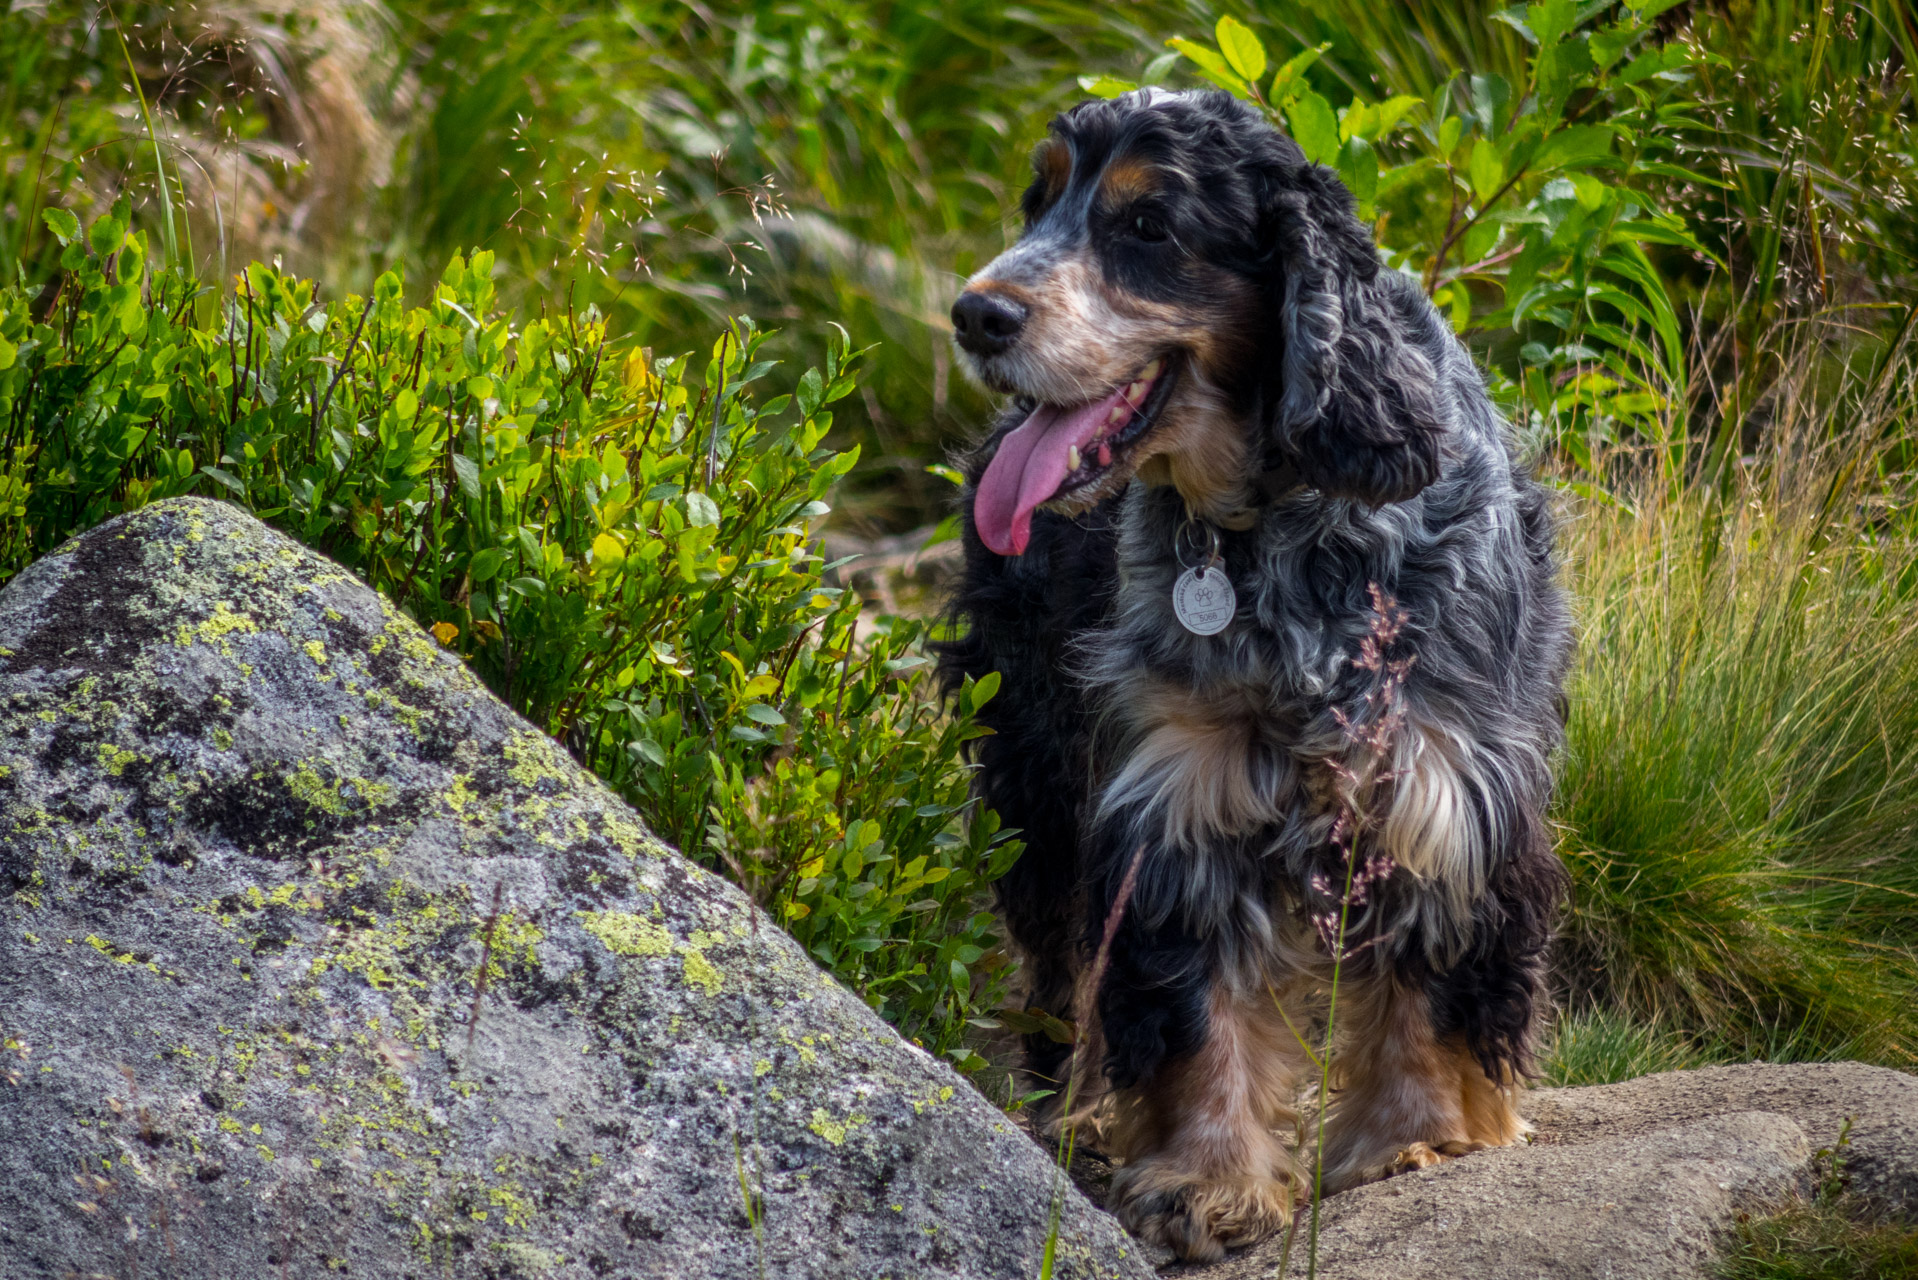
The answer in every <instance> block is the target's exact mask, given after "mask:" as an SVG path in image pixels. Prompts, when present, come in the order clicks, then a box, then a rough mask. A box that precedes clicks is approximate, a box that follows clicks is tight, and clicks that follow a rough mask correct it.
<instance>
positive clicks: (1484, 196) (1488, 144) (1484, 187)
mask: <svg viewBox="0 0 1918 1280" xmlns="http://www.w3.org/2000/svg"><path fill="white" fill-rule="evenodd" d="M1466 174H1467V176H1468V177H1470V178H1471V180H1472V194H1473V195H1476V196H1477V197H1478V199H1479V203H1480V204H1481V205H1482V204H1484V203H1485V202H1486V201H1488V200H1490V199H1491V198H1492V193H1493V192H1495V191H1497V190H1498V189H1499V184H1501V183H1503V182H1504V181H1505V158H1504V157H1503V156H1501V155H1499V153H1498V147H1497V146H1496V145H1495V144H1494V143H1493V142H1492V140H1491V139H1490V138H1480V139H1479V140H1478V143H1477V144H1476V145H1475V146H1474V147H1473V148H1472V159H1471V162H1470V163H1469V164H1468V165H1467V166H1466Z"/></svg>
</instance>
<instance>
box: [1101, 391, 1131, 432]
mask: <svg viewBox="0 0 1918 1280" xmlns="http://www.w3.org/2000/svg"><path fill="white" fill-rule="evenodd" d="M1128 390H1130V389H1129V388H1128ZM1131 416H1132V406H1131V405H1129V404H1115V405H1113V406H1112V412H1111V413H1108V414H1107V415H1106V425H1107V426H1108V427H1116V426H1118V425H1119V424H1120V423H1121V422H1124V421H1125V420H1126V419H1127V418H1130V417H1131Z"/></svg>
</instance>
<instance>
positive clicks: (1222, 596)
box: [1172, 565, 1239, 636]
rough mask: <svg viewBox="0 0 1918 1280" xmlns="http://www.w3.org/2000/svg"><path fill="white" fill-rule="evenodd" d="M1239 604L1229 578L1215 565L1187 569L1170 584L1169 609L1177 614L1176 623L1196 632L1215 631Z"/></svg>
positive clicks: (1210, 634) (1220, 627) (1213, 633)
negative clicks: (1170, 603)
mask: <svg viewBox="0 0 1918 1280" xmlns="http://www.w3.org/2000/svg"><path fill="white" fill-rule="evenodd" d="M1238 608H1239V596H1238V593H1237V592H1235V591H1233V590H1232V580H1231V579H1230V578H1228V577H1227V576H1226V573H1225V570H1224V569H1223V568H1220V567H1219V566H1217V565H1208V566H1201V567H1200V568H1197V569H1187V570H1186V571H1185V572H1184V573H1182V574H1180V575H1179V580H1178V581H1177V582H1175V583H1173V584H1172V612H1174V613H1176V614H1178V615H1179V625H1180V626H1182V627H1184V628H1185V629H1186V630H1187V631H1190V632H1191V633H1192V634H1193V635H1195V636H1216V635H1218V634H1219V632H1221V631H1223V630H1225V629H1226V626H1227V625H1228V624H1229V623H1231V621H1232V615H1233V614H1234V613H1236V612H1237V611H1238Z"/></svg>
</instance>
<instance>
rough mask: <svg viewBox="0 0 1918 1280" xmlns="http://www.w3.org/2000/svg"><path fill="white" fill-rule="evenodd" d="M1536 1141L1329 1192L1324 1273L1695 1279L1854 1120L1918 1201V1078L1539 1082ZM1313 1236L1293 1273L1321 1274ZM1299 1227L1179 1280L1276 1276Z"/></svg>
mask: <svg viewBox="0 0 1918 1280" xmlns="http://www.w3.org/2000/svg"><path fill="white" fill-rule="evenodd" d="M1523 1110H1524V1113H1525V1114H1526V1115H1527V1116H1528V1117H1529V1118H1530V1119H1531V1120H1532V1121H1533V1123H1534V1124H1535V1125H1536V1127H1537V1130H1538V1132H1537V1134H1536V1135H1535V1141H1534V1142H1533V1143H1532V1144H1531V1145H1529V1146H1520V1147H1509V1148H1505V1149H1503V1150H1497V1151H1483V1152H1479V1153H1477V1154H1474V1155H1470V1156H1466V1157H1464V1158H1463V1159H1459V1160H1452V1161H1447V1162H1446V1163H1444V1164H1441V1165H1437V1166H1435V1167H1433V1168H1429V1169H1424V1170H1420V1171H1419V1172H1417V1173H1412V1174H1406V1175H1402V1176H1400V1177H1397V1178H1393V1179H1390V1180H1389V1181H1386V1182H1381V1183H1374V1184H1373V1185H1371V1186H1367V1187H1360V1188H1358V1189H1357V1190H1354V1191H1350V1192H1347V1193H1345V1194H1344V1195H1339V1196H1333V1197H1332V1198H1330V1199H1328V1200H1327V1201H1326V1202H1325V1205H1324V1208H1323V1211H1322V1217H1321V1225H1320V1236H1319V1265H1318V1273H1319V1275H1321V1276H1323V1277H1325V1280H1400V1278H1402V1277H1405V1276H1411V1275H1484V1276H1497V1277H1499V1278H1500V1280H1688V1278H1692V1277H1702V1276H1704V1275H1706V1274H1708V1273H1709V1263H1710V1260H1711V1259H1712V1257H1713V1256H1714V1253H1715V1251H1716V1250H1717V1248H1718V1247H1719V1246H1720V1245H1721V1244H1722V1243H1723V1239H1724V1237H1725V1235H1726V1234H1727V1233H1728V1232H1729V1230H1730V1228H1731V1225H1732V1222H1733V1219H1734V1216H1735V1215H1736V1214H1737V1213H1739V1212H1764V1211H1766V1210H1768V1209H1770V1208H1772V1207H1775V1206H1777V1205H1779V1204H1781V1203H1782V1202H1784V1201H1785V1200H1786V1199H1788V1198H1789V1197H1790V1196H1791V1195H1793V1194H1794V1193H1796V1192H1802V1191H1807V1190H1809V1189H1810V1188H1811V1186H1812V1184H1813V1182H1814V1180H1815V1179H1816V1178H1818V1177H1820V1176H1822V1175H1823V1172H1824V1171H1825V1170H1826V1169H1827V1168H1828V1164H1827V1162H1826V1160H1824V1159H1820V1157H1819V1155H1818V1153H1819V1151H1820V1150H1821V1149H1824V1150H1830V1149H1831V1148H1833V1147H1834V1145H1835V1144H1837V1142H1838V1139H1839V1134H1840V1132H1841V1131H1842V1130H1843V1128H1844V1126H1845V1122H1846V1121H1847V1120H1848V1119H1849V1120H1851V1122H1852V1127H1851V1129H1850V1132H1849V1135H1848V1139H1847V1142H1846V1143H1845V1145H1844V1147H1843V1149H1842V1152H1841V1158H1842V1168H1843V1171H1844V1173H1845V1175H1846V1176H1847V1178H1848V1179H1849V1184H1850V1186H1851V1188H1852V1190H1854V1191H1855V1192H1857V1193H1859V1194H1860V1195H1863V1196H1866V1197H1868V1198H1870V1199H1871V1200H1874V1201H1876V1202H1877V1204H1878V1205H1879V1206H1881V1207H1885V1208H1891V1209H1898V1210H1903V1211H1904V1212H1907V1213H1910V1212H1913V1211H1918V1078H1914V1077H1913V1076H1910V1075H1906V1074H1905V1073H1903V1072H1900V1071H1893V1070H1890V1069H1888V1068H1884V1067H1873V1066H1866V1065H1864V1064H1862V1063H1855V1062H1840V1063H1818V1064H1797V1065H1769V1064H1750V1065H1746V1066H1737V1067H1711V1068H1705V1069H1701V1070H1696V1071H1674V1072H1667V1073H1665V1074H1661V1075H1654V1076H1645V1077H1643V1078H1641V1079H1637V1080H1630V1081H1626V1082H1625V1083H1622V1084H1613V1085H1598V1086H1592V1087H1589V1088H1580V1089H1539V1090H1535V1091H1533V1092H1532V1093H1530V1094H1529V1095H1528V1096H1527V1097H1526V1099H1525V1104H1524V1107H1523ZM1304 1252H1305V1249H1304V1233H1303V1231H1301V1233H1300V1236H1299V1238H1298V1240H1297V1241H1296V1242H1295V1243H1294V1246H1293V1249H1292V1257H1291V1261H1290V1264H1289V1266H1288V1267H1287V1268H1286V1271H1285V1275H1287V1276H1294V1275H1297V1276H1303V1275H1304V1274H1306V1267H1305V1261H1304ZM1283 1256H1284V1242H1283V1241H1282V1240H1276V1239H1275V1240H1269V1241H1266V1242H1265V1243H1264V1244H1262V1245H1259V1246H1257V1247H1255V1248H1253V1249H1249V1250H1247V1251H1246V1252H1244V1253H1242V1254H1239V1255H1237V1256H1235V1257H1231V1258H1228V1259H1226V1260H1225V1261H1224V1262H1222V1263H1218V1264H1216V1265H1213V1266H1209V1267H1176V1268H1173V1269H1171V1270H1170V1271H1168V1272H1167V1274H1168V1275H1173V1276H1178V1277H1180V1278H1181V1280H1252V1278H1253V1277H1258V1278H1259V1280H1276V1278H1277V1277H1278V1276H1279V1274H1280V1272H1279V1264H1280V1261H1281V1258H1282V1257H1283Z"/></svg>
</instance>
